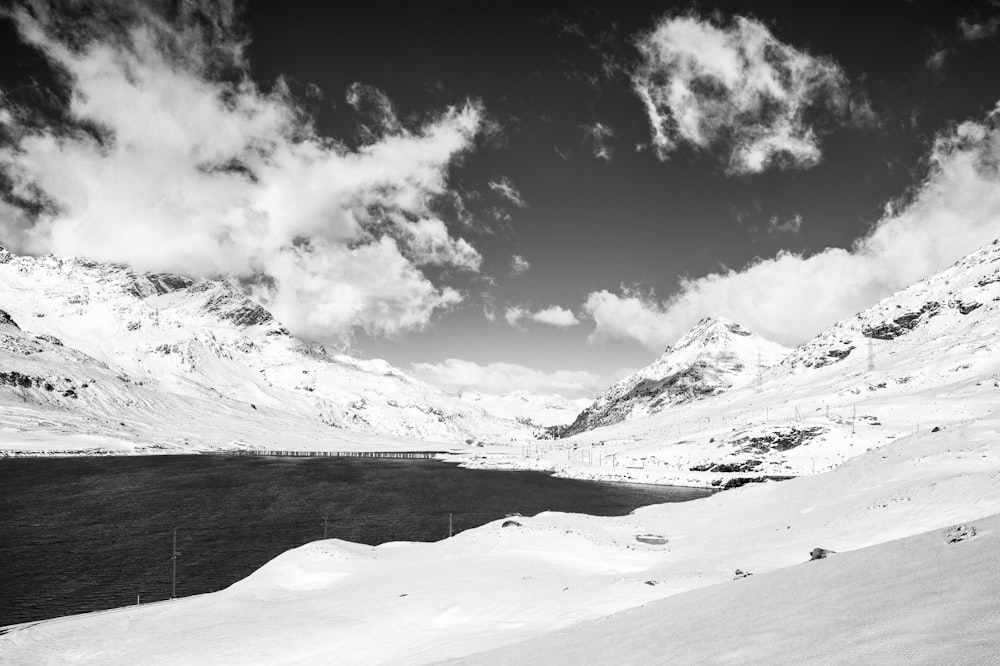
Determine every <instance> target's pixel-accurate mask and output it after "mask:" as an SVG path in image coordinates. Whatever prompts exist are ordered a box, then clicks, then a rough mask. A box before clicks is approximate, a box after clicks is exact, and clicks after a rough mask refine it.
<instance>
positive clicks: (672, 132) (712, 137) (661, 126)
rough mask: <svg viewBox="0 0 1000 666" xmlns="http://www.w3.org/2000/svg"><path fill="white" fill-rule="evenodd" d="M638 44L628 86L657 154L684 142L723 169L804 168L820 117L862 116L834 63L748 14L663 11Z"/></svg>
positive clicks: (815, 156) (814, 152)
mask: <svg viewBox="0 0 1000 666" xmlns="http://www.w3.org/2000/svg"><path fill="white" fill-rule="evenodd" d="M637 46H638V48H639V52H640V54H641V61H640V64H639V66H638V67H637V69H636V71H635V73H634V75H633V85H634V87H635V91H636V93H637V94H638V96H639V98H640V99H641V100H642V102H643V104H644V106H645V108H646V113H647V115H648V117H649V122H650V125H651V128H652V131H653V139H652V140H653V146H654V148H655V150H656V152H657V154H658V155H659V157H660V158H661V159H666V158H667V157H668V156H669V155H670V154H671V153H672V152H673V151H674V150H675V149H676V148H677V147H678V146H679V145H681V144H685V145H688V146H691V147H693V148H695V149H699V150H711V151H716V152H718V153H720V154H722V155H724V156H725V157H724V160H725V162H726V169H727V171H729V172H730V173H736V174H749V173H760V172H762V171H764V170H766V169H768V168H771V167H777V168H807V167H811V166H813V165H815V164H817V163H818V162H819V161H820V160H821V158H822V152H821V150H820V137H819V135H820V133H821V130H820V128H819V124H818V120H819V119H821V118H822V119H828V118H832V119H834V120H838V121H840V122H864V121H867V120H868V119H869V118H870V117H871V111H870V109H869V108H868V106H867V104H865V103H858V102H857V101H855V100H854V99H852V96H851V94H850V90H849V86H848V82H847V77H846V76H845V74H844V72H843V71H842V70H841V69H840V67H839V66H838V65H837V64H836V63H834V62H833V61H832V60H830V59H828V58H823V57H817V56H813V55H810V54H808V53H805V52H804V51H800V50H798V49H796V48H794V47H792V46H790V45H788V44H784V43H782V42H781V41H779V40H778V39H777V38H775V37H774V35H772V34H771V31H770V30H769V29H768V28H767V26H766V25H764V24H763V23H761V22H759V21H757V20H755V19H752V18H747V17H743V16H737V17H736V18H735V19H733V20H732V21H731V22H730V23H728V24H718V23H716V22H714V21H711V20H705V19H701V18H699V17H697V16H695V15H686V16H666V17H664V18H663V19H661V20H660V21H659V22H658V23H657V25H656V26H655V27H654V28H653V30H651V31H650V32H648V33H645V34H643V35H642V36H641V37H640V38H639V40H638V43H637Z"/></svg>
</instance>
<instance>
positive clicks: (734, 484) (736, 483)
mask: <svg viewBox="0 0 1000 666" xmlns="http://www.w3.org/2000/svg"><path fill="white" fill-rule="evenodd" d="M794 478H795V477H794V476H775V475H771V474H768V475H765V476H734V477H733V478H731V479H726V480H725V481H723V480H722V479H715V480H714V481H712V485H713V486H715V487H717V488H720V489H722V490H732V489H733V488H740V487H741V486H745V485H747V484H748V483H766V482H767V481H787V480H788V479H794Z"/></svg>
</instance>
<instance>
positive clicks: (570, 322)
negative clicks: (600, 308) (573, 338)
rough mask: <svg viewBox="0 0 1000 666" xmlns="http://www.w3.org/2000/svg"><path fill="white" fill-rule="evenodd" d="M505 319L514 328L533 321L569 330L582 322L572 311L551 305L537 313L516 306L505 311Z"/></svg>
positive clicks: (521, 306)
mask: <svg viewBox="0 0 1000 666" xmlns="http://www.w3.org/2000/svg"><path fill="white" fill-rule="evenodd" d="M503 317H504V319H505V320H506V321H507V323H508V324H510V325H511V326H514V327H520V326H521V325H522V324H523V323H524V322H525V321H533V322H535V323H538V324H547V325H548V326H556V327H558V328H569V327H570V326H576V325H577V324H579V323H580V320H579V319H577V318H576V315H574V314H573V311H572V310H567V309H566V308H563V307H560V306H558V305H550V306H549V307H547V308H544V309H542V310H538V311H536V312H532V311H531V310H529V309H528V308H526V307H524V306H523V305H514V306H511V307H508V308H507V309H506V310H504V313H503Z"/></svg>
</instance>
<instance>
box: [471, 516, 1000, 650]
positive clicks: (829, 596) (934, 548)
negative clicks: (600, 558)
mask: <svg viewBox="0 0 1000 666" xmlns="http://www.w3.org/2000/svg"><path fill="white" fill-rule="evenodd" d="M956 528H957V529H956ZM973 531H974V534H973ZM962 533H964V534H967V535H972V536H969V537H968V538H966V539H964V540H961V541H954V540H953V539H955V538H956V537H957V536H959V535H960V534H962ZM998 549H1000V516H991V517H989V518H984V519H982V520H975V521H972V522H970V523H968V524H967V525H964V526H955V528H952V529H946V530H940V529H938V530H934V531H932V532H928V533H925V534H921V535H919V536H915V537H909V538H906V539H898V540H896V541H891V542H889V543H886V544H882V545H878V546H872V547H869V548H865V549H862V550H858V551H854V552H849V553H840V554H836V555H834V556H829V557H827V558H826V559H823V560H817V561H813V562H805V563H803V564H800V565H798V566H792V567H788V568H787V569H779V570H778V571H774V572H771V573H766V574H763V575H758V576H752V577H748V578H742V579H739V580H737V581H736V582H732V583H723V584H721V585H716V586H712V587H708V588H705V589H703V590H697V591H694V592H688V593H685V594H681V595H678V596H676V597H671V598H669V599H664V600H662V601H657V602H653V603H650V604H647V605H646V606H643V607H640V608H635V609H632V610H630V611H626V612H624V613H618V614H616V615H613V616H611V617H608V618H602V619H601V620H599V621H597V622H587V623H583V624H580V625H577V626H575V627H572V628H570V629H567V630H564V631H561V632H558V633H555V634H551V635H547V636H543V637H541V638H538V639H535V640H531V641H526V642H524V643H520V644H518V645H513V646H511V647H509V648H501V649H499V650H496V651H492V652H487V653H483V654H478V655H473V656H471V657H468V658H465V659H460V660H457V661H456V662H455V663H462V664H527V663H538V664H581V663H594V664H657V663H668V664H717V663H755V664H779V663H795V664H890V663H900V662H905V663H909V664H913V663H927V664H947V663H951V664H991V663H996V661H997V656H998V655H1000V558H998V557H997V556H996V553H997V550H998Z"/></svg>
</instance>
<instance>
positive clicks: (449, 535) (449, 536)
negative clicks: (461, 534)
mask: <svg viewBox="0 0 1000 666" xmlns="http://www.w3.org/2000/svg"><path fill="white" fill-rule="evenodd" d="M454 515H455V514H453V513H449V514H448V538H449V539H450V538H451V534H452V531H451V518H452V516H454Z"/></svg>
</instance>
